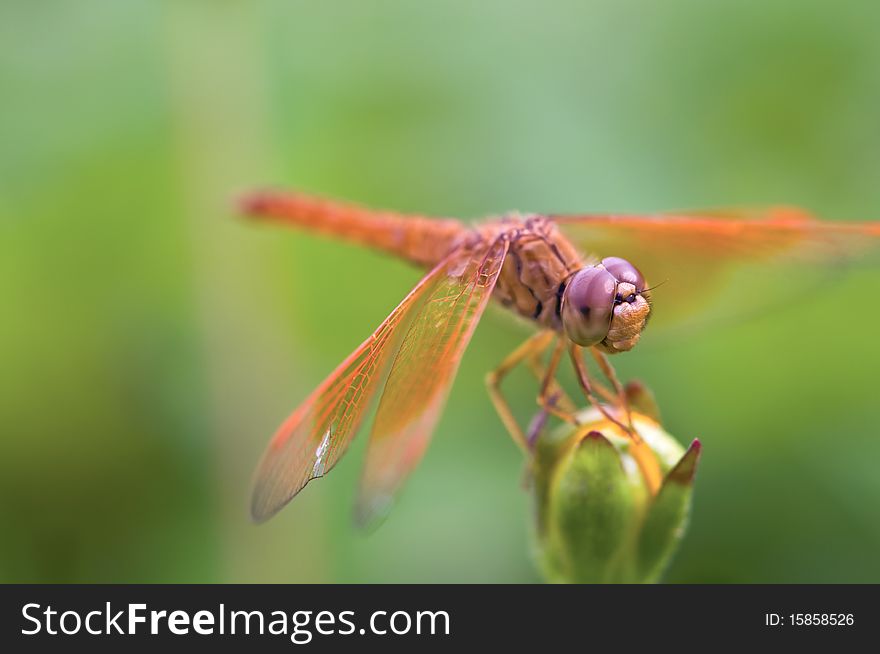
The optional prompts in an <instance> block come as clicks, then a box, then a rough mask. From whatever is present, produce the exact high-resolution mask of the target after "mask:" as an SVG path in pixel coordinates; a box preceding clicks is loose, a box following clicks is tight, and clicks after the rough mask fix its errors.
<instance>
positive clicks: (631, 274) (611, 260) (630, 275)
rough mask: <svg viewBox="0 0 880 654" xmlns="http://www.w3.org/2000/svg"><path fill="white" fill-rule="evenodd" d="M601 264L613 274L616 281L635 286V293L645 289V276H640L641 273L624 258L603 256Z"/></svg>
mask: <svg viewBox="0 0 880 654" xmlns="http://www.w3.org/2000/svg"><path fill="white" fill-rule="evenodd" d="M602 265H603V266H605V270H607V271H608V272H610V273H611V274H612V275H614V278H615V279H616V280H617V281H619V282H627V283H629V284H632V285H633V286H635V287H636V293H641V292H642V291H643V290H645V278H644V277H642V273H640V272H639V269H638V268H636V267H635V266H634V265H632V264H631V263H630V262H629V261H627V260H626V259H621V258H620V257H605V258H604V259H602Z"/></svg>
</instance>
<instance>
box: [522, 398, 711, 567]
mask: <svg viewBox="0 0 880 654" xmlns="http://www.w3.org/2000/svg"><path fill="white" fill-rule="evenodd" d="M643 399H646V400H647V399H649V397H648V396H647V395H645V396H644V398H643ZM631 406H632V407H633V409H634V411H633V414H632V420H633V425H634V427H635V429H636V431H637V432H638V434H639V436H640V437H641V442H640V443H636V442H634V440H633V439H632V438H630V437H629V436H628V435H626V434H625V433H624V432H623V430H621V429H620V427H618V426H617V425H615V424H614V423H612V422H611V421H609V420H608V419H606V418H605V417H604V416H603V415H602V414H601V413H600V412H599V411H598V410H596V409H589V410H586V411H583V412H581V413H580V414H579V416H578V418H579V422H580V424H579V425H577V426H573V425H570V424H566V425H563V426H561V427H560V428H558V429H556V430H554V431H551V432H547V433H543V434H541V435H540V436H539V437H538V438H537V440H536V442H535V450H534V461H533V463H534V467H533V475H534V485H533V492H534V503H535V541H536V544H537V548H536V549H537V552H538V557H537V558H538V562H539V565H540V567H541V569H542V571H543V573H544V575H545V577H546V578H547V580H548V581H552V582H574V583H650V582H654V581H657V579H658V578H659V577H660V575H661V574H662V572H663V570H664V569H665V567H666V565H667V564H668V563H669V560H670V559H671V557H672V554H673V553H674V551H675V548H676V545H677V544H678V542H679V541H680V540H681V538H682V536H683V534H684V531H685V527H686V524H687V519H688V512H689V509H690V502H691V491H692V488H693V480H694V474H695V473H696V467H697V461H698V459H699V456H700V443H699V441H697V440H695V441H693V442H692V443H691V445H690V447H689V448H688V450H687V451H685V450H684V448H683V447H682V446H681V445H680V444H679V443H678V442H677V441H676V440H675V439H674V438H673V437H672V436H670V435H669V434H668V433H666V432H665V431H664V430H663V428H662V427H661V426H660V424H659V422H657V421H656V420H654V419H653V418H652V417H649V416H648V415H645V413H639V412H637V411H636V410H637V409H638V410H645V409H646V408H647V406H646V404H644V403H643V404H640V403H639V402H633V403H632V404H631ZM653 406H654V407H655V408H656V405H653ZM651 413H652V414H654V413H655V411H651Z"/></svg>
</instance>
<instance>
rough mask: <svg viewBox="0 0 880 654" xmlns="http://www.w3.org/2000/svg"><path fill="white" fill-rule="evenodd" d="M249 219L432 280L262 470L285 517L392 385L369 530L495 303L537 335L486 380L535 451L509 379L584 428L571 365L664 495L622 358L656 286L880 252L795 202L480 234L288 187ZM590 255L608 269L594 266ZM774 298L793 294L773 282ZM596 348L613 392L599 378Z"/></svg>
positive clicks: (514, 225) (454, 223) (249, 202)
mask: <svg viewBox="0 0 880 654" xmlns="http://www.w3.org/2000/svg"><path fill="white" fill-rule="evenodd" d="M241 208H242V211H243V212H244V213H245V214H247V215H249V216H252V217H254V218H258V219H266V220H274V221H278V222H282V223H286V224H290V225H295V226H298V227H303V228H306V229H309V230H312V231H314V232H318V233H323V234H327V235H331V236H335V237H338V238H342V239H346V240H349V241H354V242H356V243H359V244H362V245H366V246H370V247H373V248H378V249H379V250H382V251H385V252H388V253H391V254H393V255H396V256H399V257H402V258H404V259H406V260H408V261H410V262H412V263H415V264H417V265H419V266H421V267H423V268H425V269H427V270H428V272H427V274H425V276H424V277H423V278H422V279H421V281H419V283H418V284H416V286H415V288H413V289H412V291H410V293H409V294H408V295H407V296H406V297H405V298H404V299H403V300H402V301H401V302H400V304H399V305H398V306H397V307H396V308H395V309H394V310H393V311H392V312H391V313H390V314H389V316H388V317H387V318H386V319H385V320H384V322H382V324H381V325H379V327H378V328H377V329H376V331H375V332H373V334H372V335H371V336H370V337H369V338H368V339H367V340H366V341H364V342H363V343H362V344H361V345H360V346H359V347H358V348H357V349H356V350H355V351H354V352H352V353H351V354H350V355H349V356H348V358H347V359H345V360H344V361H343V362H342V363H341V364H340V365H339V367H337V368H336V370H334V371H333V372H332V373H331V374H330V376H329V377H327V379H325V380H324V382H323V383H321V385H320V386H318V388H317V389H316V390H315V391H314V392H313V393H312V394H311V395H310V396H309V397H308V398H307V399H306V400H305V401H304V402H303V403H302V405H301V406H300V407H299V408H298V409H296V410H295V411H294V412H293V413H292V414H291V415H290V416H289V417H288V418H287V420H285V421H284V422H283V423H282V425H281V426H280V427H279V428H278V430H277V431H276V433H275V435H274V436H273V437H272V439H271V441H270V443H269V445H268V448H267V450H266V452H265V454H264V456H263V458H262V461H261V463H260V464H259V467H258V469H257V473H256V481H255V487H254V491H253V498H252V504H251V512H252V516H253V518H254V519H255V520H256V521H263V520H266V519H268V518H270V517H271V516H272V515H274V514H275V513H276V512H277V511H278V510H280V509H281V508H282V507H283V506H284V505H285V504H287V503H288V502H289V501H290V500H291V499H292V498H293V497H294V496H295V495H296V494H297V493H299V491H300V490H302V489H303V488H304V487H305V485H306V484H307V483H308V482H309V481H311V480H312V479H316V478H318V477H321V476H323V475H324V474H326V473H327V472H328V471H329V470H330V469H331V468H333V466H334V465H335V464H336V463H337V461H338V460H339V458H340V457H341V456H342V455H343V454H344V453H345V451H346V449H347V448H348V446H349V444H350V443H351V441H352V438H353V437H354V436H355V434H356V432H357V431H358V429H359V428H360V426H361V423H362V421H363V419H364V417H365V415H366V413H367V411H368V407H369V406H370V404H371V400H373V398H374V397H375V396H376V395H377V393H378V391H379V390H380V389H381V390H382V393H381V399H380V401H379V405H378V409H377V413H376V416H375V420H374V423H373V426H372V432H371V434H370V438H369V443H368V446H367V454H366V462H365V465H364V470H363V474H362V477H361V482H360V489H359V494H358V499H357V503H356V506H355V519H356V522H357V523H358V524H360V525H361V526H365V525H368V524H370V523H373V522H374V521H375V520H377V519H378V518H381V517H383V516H384V514H385V513H386V512H387V510H388V509H389V507H390V505H391V502H392V500H393V498H394V496H395V494H396V493H397V492H398V491H399V490H400V488H401V486H402V485H403V483H404V481H405V479H406V478H407V476H408V475H409V474H410V473H411V472H412V470H413V469H414V468H415V466H416V465H417V464H418V462H419V460H420V459H421V458H422V455H423V454H424V452H425V449H426V447H427V445H428V441H429V439H430V437H431V433H432V431H433V429H434V426H435V425H436V423H437V420H438V418H439V416H440V413H441V411H442V409H443V406H444V403H445V400H446V397H447V395H448V393H449V390H450V387H451V386H452V383H453V380H454V378H455V374H456V371H457V370H458V366H459V363H460V361H461V357H462V355H463V354H464V351H465V349H466V348H467V345H468V342H469V341H470V339H471V336H472V334H473V332H474V329H475V328H476V326H477V323H478V322H479V320H480V317H481V316H482V315H483V311H484V310H485V309H486V306H487V304H488V302H489V299H490V297H493V296H494V298H495V299H496V300H497V301H498V302H500V303H501V305H503V306H504V307H507V308H508V309H510V310H511V311H513V312H515V313H517V314H519V315H520V316H521V317H523V318H525V319H526V320H527V321H530V322H531V323H532V324H534V325H535V326H536V327H537V332H536V333H535V334H534V335H533V336H532V337H530V338H529V339H528V340H527V341H526V342H525V343H523V344H522V345H521V346H520V347H518V348H517V349H516V350H515V351H514V352H512V353H511V354H510V355H509V356H508V357H507V358H505V359H504V361H503V362H502V363H501V364H500V365H499V366H498V368H497V369H496V370H494V371H492V372H491V373H489V375H488V376H487V385H488V389H489V395H490V397H491V399H492V402H493V404H494V405H495V408H496V410H497V411H498V414H499V416H500V418H501V420H502V422H503V424H504V426H505V427H506V428H507V430H508V431H509V432H510V435H511V436H512V438H513V440H514V441H515V442H516V443H517V445H519V446H520V447H521V448H522V449H523V450H524V451H525V452H526V453H527V454H528V452H529V448H530V444H529V439H528V438H527V436H526V434H525V432H524V430H523V429H522V427H521V426H520V425H519V424H518V423H517V420H516V419H515V418H514V416H513V413H512V411H511V409H510V406H509V404H508V403H507V401H506V400H505V398H504V395H503V393H502V392H501V388H500V384H501V381H502V379H503V378H504V377H505V376H506V375H507V374H508V373H509V372H510V371H511V370H512V369H513V368H515V367H516V366H517V365H519V364H521V363H525V364H527V365H528V367H529V368H530V369H531V370H532V371H533V372H534V374H535V375H536V376H537V377H538V380H539V382H540V384H539V385H540V390H539V393H538V403H539V405H540V406H541V407H543V410H544V411H546V412H549V413H552V414H553V415H555V416H557V417H558V418H560V419H562V420H566V421H569V422H575V421H576V419H575V410H574V405H573V403H572V402H571V400H570V399H569V398H568V397H567V396H566V395H565V393H564V391H562V390H561V388H560V387H559V385H558V383H557V381H556V373H557V371H558V368H559V365H560V362H561V360H562V359H563V356H565V355H566V354H567V355H568V358H569V359H570V360H571V363H572V365H573V367H574V371H575V373H576V374H575V377H576V379H577V381H578V384H579V386H580V390H581V391H582V392H583V394H584V395H585V396H586V398H587V399H588V400H589V401H590V402H591V403H592V404H593V405H595V406H596V407H598V408H599V410H600V411H602V412H603V413H605V415H606V417H607V418H609V419H610V420H612V421H613V422H615V423H616V424H618V425H619V426H621V427H622V428H623V429H624V430H625V431H626V432H627V433H629V434H630V435H631V437H632V440H633V448H632V451H633V454H634V457H635V458H636V460H637V463H638V464H639V465H640V467H642V472H643V474H644V475H645V477H646V479H648V480H649V484H652V485H655V486H656V485H659V483H660V473H659V469H657V467H656V463H655V462H654V459H653V457H650V456H643V457H640V456H639V447H638V445H639V444H640V439H639V437H638V434H637V433H635V431H634V430H632V429H631V427H630V424H631V423H630V421H629V409H628V405H627V401H626V392H625V389H624V388H623V387H622V385H621V384H620V382H619V381H618V379H617V377H616V375H615V373H614V370H613V368H612V367H611V364H610V362H609V361H608V358H607V355H609V354H614V353H617V352H624V351H627V350H630V349H632V348H633V347H634V346H635V345H636V344H637V343H638V341H639V338H640V336H641V334H642V330H643V329H644V328H645V325H646V323H647V321H648V318H649V316H651V314H652V310H653V309H652V302H653V299H652V293H651V289H650V288H649V287H648V285H647V282H646V275H647V276H649V277H648V278H650V279H656V280H661V282H662V281H665V280H666V279H674V280H675V284H676V285H677V286H678V287H679V289H678V290H679V295H678V297H679V298H683V299H684V300H685V303H687V302H692V301H699V300H701V299H704V298H705V297H706V296H708V295H711V294H712V292H714V290H713V287H714V285H715V284H716V282H717V280H718V278H719V274H720V273H721V272H722V271H723V270H724V269H725V268H730V267H731V265H732V264H736V265H741V264H745V263H760V262H762V261H783V262H785V261H791V260H798V259H799V260H801V261H805V262H807V263H814V262H819V261H822V260H825V261H842V260H845V259H847V258H851V257H852V256H853V255H855V254H858V253H860V252H863V251H865V250H867V249H868V248H870V247H871V246H873V245H875V244H876V243H877V242H880V223H873V222H872V223H831V222H821V221H818V220H816V219H814V218H812V217H811V216H809V215H808V214H806V213H805V212H803V211H801V210H798V209H794V208H789V207H777V208H771V209H767V210H763V211H752V212H747V211H727V212H702V213H668V214H658V215H645V216H639V215H575V216H554V215H538V214H527V215H525V214H519V213H510V214H506V215H503V216H501V217H498V218H492V219H488V220H486V221H484V222H481V223H478V224H476V225H473V226H467V225H465V224H464V223H462V222H460V221H458V220H452V219H429V218H425V217H422V216H413V215H402V214H398V213H394V212H390V211H373V210H369V209H365V208H362V207H358V206H354V205H350V204H345V203H340V202H336V201H331V200H326V199H321V198H316V197H311V196H308V195H304V194H300V193H287V192H280V191H279V192H276V191H264V192H258V193H254V194H252V195H250V196H248V197H246V198H244V200H243V201H242V204H241ZM578 246H582V247H584V248H585V249H586V250H588V251H591V252H596V253H598V254H601V255H603V256H604V257H605V258H602V259H597V258H591V257H585V256H584V255H582V254H581V251H580V250H579V248H578ZM622 257H626V258H622ZM631 262H632V263H631ZM635 263H638V266H639V267H638V268H637V267H636V265H635ZM814 267H815V266H814ZM642 271H644V272H645V275H643V274H642ZM769 290H770V292H771V293H778V292H780V291H779V290H778V289H777V287H775V286H773V285H771V286H770V288H769ZM782 292H785V291H784V289H783V290H782ZM674 297H675V296H674V295H672V294H670V298H674ZM682 310H684V308H683V307H682ZM548 350H549V352H550V356H549V360H548V362H547V363H546V364H545V363H544V362H543V360H542V355H544V354H545V353H546V352H547V351H548ZM584 350H589V352H590V354H591V356H592V358H593V359H594V360H595V362H596V364H597V365H598V369H599V370H601V372H602V374H603V376H604V377H605V378H606V380H607V383H605V382H601V381H600V380H599V379H597V378H595V377H594V376H593V375H592V374H591V372H590V370H589V368H588V366H587V365H586V363H585V361H584V359H583V352H584Z"/></svg>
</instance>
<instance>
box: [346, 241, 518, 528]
mask: <svg viewBox="0 0 880 654" xmlns="http://www.w3.org/2000/svg"><path fill="white" fill-rule="evenodd" d="M507 247H508V244H507V242H506V241H505V240H500V241H497V242H496V243H495V244H494V245H493V246H492V247H491V248H490V249H489V251H488V252H487V251H486V250H485V249H484V250H483V251H480V252H472V253H470V255H469V256H468V257H467V258H466V259H462V260H461V261H459V262H457V264H456V266H455V267H454V268H455V269H454V270H452V269H451V270H450V271H449V273H448V276H447V277H446V278H445V279H444V280H443V281H442V282H440V283H439V284H437V285H436V286H435V287H434V288H433V289H432V291H431V295H430V297H429V298H428V300H427V301H426V302H424V303H423V304H422V305H421V306H420V308H419V311H418V314H417V315H416V316H415V317H414V319H413V321H412V323H411V325H410V327H409V329H408V331H407V333H406V336H405V337H404V339H403V341H402V343H401V346H400V349H399V350H398V352H397V355H396V357H395V359H394V362H393V364H392V367H391V372H390V373H389V376H388V381H387V383H386V385H385V390H384V391H383V393H382V399H381V400H380V402H379V408H378V411H377V414H376V420H375V423H374V425H373V430H372V433H371V435H370V441H369V444H368V446H367V459H366V463H365V466H364V471H363V475H362V477H361V485H360V492H359V495H358V500H357V504H356V506H355V520H356V522H357V524H358V525H359V526H362V527H365V526H369V525H372V524H374V523H375V522H376V521H377V520H378V519H381V518H382V517H384V515H385V514H386V513H387V511H388V509H389V508H390V506H391V502H392V501H393V498H394V495H395V494H396V493H397V491H398V490H399V489H400V487H401V486H402V485H403V482H404V481H405V479H406V477H407V476H408V475H409V474H410V472H412V470H413V469H414V468H415V467H416V465H417V464H418V462H419V461H420V460H421V458H422V455H423V454H424V452H425V449H426V448H427V445H428V441H429V440H430V437H431V433H432V431H433V429H434V426H435V425H436V423H437V420H438V418H439V416H440V412H441V410H442V409H443V405H444V403H445V401H446V398H447V396H448V394H449V390H450V388H451V386H452V382H453V380H454V378H455V374H456V372H457V370H458V366H459V363H460V362H461V357H462V354H463V353H464V350H465V348H467V345H468V342H469V341H470V339H471V335H472V334H473V332H474V329H475V328H476V326H477V322H478V321H479V320H480V316H481V315H482V314H483V311H484V310H485V308H486V305H487V303H488V302H489V298H490V296H491V295H492V289H493V288H494V286H495V282H496V281H497V279H498V274H499V273H500V271H501V266H502V264H503V262H504V258H505V256H506V254H507Z"/></svg>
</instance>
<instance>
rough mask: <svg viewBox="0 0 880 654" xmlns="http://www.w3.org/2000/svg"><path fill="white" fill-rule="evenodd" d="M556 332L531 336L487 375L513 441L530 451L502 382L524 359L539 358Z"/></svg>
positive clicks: (493, 401)
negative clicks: (502, 388)
mask: <svg viewBox="0 0 880 654" xmlns="http://www.w3.org/2000/svg"><path fill="white" fill-rule="evenodd" d="M554 336H555V334H554V333H553V332H552V331H549V330H548V331H541V332H538V333H537V334H535V335H533V336H531V337H529V339H528V340H527V341H526V342H525V343H523V344H522V345H520V346H519V347H517V348H516V349H515V350H514V351H513V352H511V353H510V354H508V355H507V356H506V357H505V358H504V360H503V361H502V362H501V363H500V364H499V366H498V367H497V368H495V370H493V371H491V372H490V373H489V374H487V375H486V387H487V388H488V389H489V397H491V398H492V404H494V405H495V410H496V411H497V412H498V416H499V417H500V418H501V422H502V423H504V426H505V428H507V431H508V432H509V433H510V436H511V438H513V442H514V443H516V444H517V445H518V446H519V447H520V448H521V449H522V450H523V451H524V452H526V453H528V452H529V441H528V438H527V437H526V434H525V433H524V432H523V430H522V428H521V427H520V426H519V423H518V422H517V421H516V418H515V417H514V415H513V411H511V409H510V405H509V404H508V403H507V400H506V399H505V398H504V394H503V393H502V392H501V382H502V380H503V379H504V378H505V377H506V376H507V375H508V374H509V373H510V371H511V370H513V369H514V368H516V366H518V365H519V364H520V363H521V362H522V361H524V360H527V359H530V358H538V357H540V355H541V353H542V352H544V350H546V349H547V346H549V345H550V343H551V341H552V340H553V338H554Z"/></svg>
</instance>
